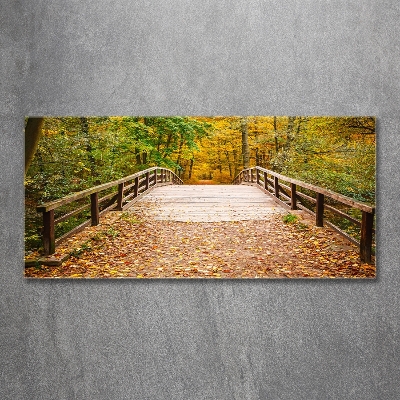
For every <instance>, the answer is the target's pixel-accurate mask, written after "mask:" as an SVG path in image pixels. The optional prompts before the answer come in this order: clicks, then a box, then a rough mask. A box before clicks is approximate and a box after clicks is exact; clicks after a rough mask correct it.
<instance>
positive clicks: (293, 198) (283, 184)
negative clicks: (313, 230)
mask: <svg viewBox="0 0 400 400" xmlns="http://www.w3.org/2000/svg"><path fill="white" fill-rule="evenodd" d="M233 183H234V184H240V183H245V184H250V185H255V186H257V187H259V188H260V189H262V190H264V191H265V192H266V193H268V194H270V195H272V197H273V198H274V200H275V201H276V202H277V203H279V204H281V205H282V206H283V207H285V208H289V209H291V210H296V209H302V210H304V211H307V212H308V213H310V214H312V215H314V216H315V224H316V226H323V225H324V222H325V223H326V224H327V225H329V226H330V227H332V228H333V229H335V230H336V231H338V232H339V233H340V234H341V235H343V236H345V237H346V238H347V239H348V240H350V241H351V242H353V243H355V244H357V245H358V246H359V248H360V259H361V261H364V262H367V263H368V262H371V253H372V244H373V235H374V233H375V230H374V228H373V225H374V214H375V207H371V206H369V205H368V204H365V203H362V202H359V201H356V200H353V199H351V198H350V197H347V196H343V195H341V194H339V193H335V192H332V191H330V190H327V189H324V188H321V187H319V186H315V185H311V184H309V183H306V182H302V181H299V180H297V179H292V178H289V177H287V176H284V175H281V174H278V173H276V172H273V171H270V170H267V169H265V168H261V167H253V168H248V169H245V170H243V171H241V172H240V173H239V174H238V175H237V176H236V178H235V179H234V180H233ZM299 188H303V189H306V191H307V192H308V191H311V192H313V193H314V194H315V197H313V196H312V195H311V196H310V195H309V194H306V193H302V192H300V190H299ZM327 199H331V201H330V202H331V203H334V202H338V203H340V204H341V205H344V206H350V207H351V208H353V209H358V210H360V211H361V212H362V218H361V221H360V220H358V219H356V218H354V217H352V216H350V215H348V214H346V213H345V212H344V211H342V210H338V209H337V208H335V207H333V206H332V205H329V204H327V202H328V201H327ZM306 203H309V204H315V209H314V210H315V211H313V210H312V209H311V207H310V206H307V205H306ZM325 210H328V211H330V212H332V213H333V214H335V215H337V216H339V217H341V218H345V219H347V220H348V221H350V222H351V223H352V224H354V225H355V226H358V227H359V228H360V240H357V239H355V238H354V237H352V236H350V235H349V234H347V233H346V232H344V231H343V230H342V229H340V228H339V227H337V226H336V225H334V224H333V223H331V222H329V221H327V220H326V219H325V218H324V211H325Z"/></svg>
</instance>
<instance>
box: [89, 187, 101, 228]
mask: <svg viewBox="0 0 400 400" xmlns="http://www.w3.org/2000/svg"><path fill="white" fill-rule="evenodd" d="M90 213H91V216H92V226H95V225H98V224H99V194H98V193H92V194H91V195H90Z"/></svg>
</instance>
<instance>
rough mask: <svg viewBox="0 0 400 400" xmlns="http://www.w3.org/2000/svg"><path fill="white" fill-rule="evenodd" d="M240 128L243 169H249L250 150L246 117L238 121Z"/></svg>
mask: <svg viewBox="0 0 400 400" xmlns="http://www.w3.org/2000/svg"><path fill="white" fill-rule="evenodd" d="M240 128H241V132H242V155H243V168H249V162H250V150H249V132H248V129H247V117H243V118H242V119H241V120H240Z"/></svg>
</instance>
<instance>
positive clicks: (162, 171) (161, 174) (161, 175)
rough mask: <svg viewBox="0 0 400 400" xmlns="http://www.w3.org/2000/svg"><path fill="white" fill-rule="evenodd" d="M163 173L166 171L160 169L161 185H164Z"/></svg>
mask: <svg viewBox="0 0 400 400" xmlns="http://www.w3.org/2000/svg"><path fill="white" fill-rule="evenodd" d="M163 173H164V170H163V169H162V168H161V169H160V183H163Z"/></svg>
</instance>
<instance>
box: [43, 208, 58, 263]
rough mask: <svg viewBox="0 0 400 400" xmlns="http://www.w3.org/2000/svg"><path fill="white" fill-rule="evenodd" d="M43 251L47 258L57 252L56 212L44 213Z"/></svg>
mask: <svg viewBox="0 0 400 400" xmlns="http://www.w3.org/2000/svg"><path fill="white" fill-rule="evenodd" d="M43 249H44V254H45V255H46V256H48V255H50V254H53V253H54V252H55V251H56V237H55V231H54V210H50V211H43Z"/></svg>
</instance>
